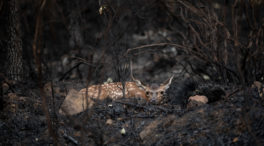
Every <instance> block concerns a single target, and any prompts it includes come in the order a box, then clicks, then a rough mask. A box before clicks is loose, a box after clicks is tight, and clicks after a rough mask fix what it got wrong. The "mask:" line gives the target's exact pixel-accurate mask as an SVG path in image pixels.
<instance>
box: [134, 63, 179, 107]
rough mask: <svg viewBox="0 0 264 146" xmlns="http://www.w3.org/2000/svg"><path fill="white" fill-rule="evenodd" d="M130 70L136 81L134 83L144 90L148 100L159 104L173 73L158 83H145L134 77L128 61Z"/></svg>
mask: <svg viewBox="0 0 264 146" xmlns="http://www.w3.org/2000/svg"><path fill="white" fill-rule="evenodd" d="M130 72H131V78H132V80H133V81H134V82H135V83H136V85H137V86H138V87H139V88H142V89H143V90H144V91H145V93H146V97H147V98H148V100H149V101H150V102H152V103H156V104H159V103H161V102H162V101H163V99H164V97H165V92H166V90H167V89H169V87H170V84H171V82H172V79H173V77H174V75H173V76H171V77H170V78H169V79H168V80H167V81H165V82H164V83H162V84H160V85H159V84H150V85H145V84H143V83H142V82H141V81H140V80H138V79H135V78H134V76H133V72H132V62H130Z"/></svg>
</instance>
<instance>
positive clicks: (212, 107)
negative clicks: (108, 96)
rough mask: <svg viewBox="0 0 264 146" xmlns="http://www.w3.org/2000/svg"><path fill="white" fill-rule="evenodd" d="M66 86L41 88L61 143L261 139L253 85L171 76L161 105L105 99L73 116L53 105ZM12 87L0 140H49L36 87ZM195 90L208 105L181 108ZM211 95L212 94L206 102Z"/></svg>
mask: <svg viewBox="0 0 264 146" xmlns="http://www.w3.org/2000/svg"><path fill="white" fill-rule="evenodd" d="M66 85H67V83H63V82H60V83H56V84H53V89H51V88H50V84H46V86H45V91H46V94H45V95H46V97H49V98H48V99H50V100H49V101H48V103H49V104H48V106H49V111H50V117H51V121H52V125H53V129H54V132H55V133H56V135H57V136H58V142H59V143H60V144H62V145H81V144H84V145H255V144H260V145H261V144H263V143H264V130H263V129H264V114H263V112H264V107H263V104H264V100H263V99H264V97H263V93H262V92H259V91H260V90H258V89H257V88H256V87H248V88H244V89H242V88H240V87H235V86H221V85H212V84H209V83H203V84H201V83H197V82H196V83H195V84H194V83H192V82H191V83H190V81H182V82H177V81H175V80H174V81H173V84H172V85H171V87H170V89H169V90H167V100H166V101H164V103H163V104H161V105H153V104H150V103H147V102H145V101H144V100H137V99H120V100H115V101H111V100H105V101H102V102H97V103H96V104H95V105H94V106H93V108H91V109H89V110H86V111H85V112H82V113H80V114H78V115H75V116H62V115H59V114H58V109H59V105H60V104H61V103H62V101H63V99H64V97H65V95H66V94H67V90H68V89H69V88H70V87H69V86H68V87H67V86H66ZM12 86H13V87H12V88H11V87H9V90H6V91H5V94H4V101H5V104H4V108H3V110H2V111H1V113H0V116H1V121H0V122H1V123H0V129H1V130H0V135H1V136H0V140H1V143H2V144H3V145H10V144H12V145H16V144H22V145H48V144H51V143H52V139H51V138H50V136H49V132H48V129H47V124H46V118H45V115H44V113H43V112H42V105H41V103H42V99H41V98H40V93H39V91H38V89H36V88H32V87H31V88H29V87H27V86H29V85H18V84H15V85H12ZM80 86H81V85H80ZM212 86H215V88H213V87H212ZM14 87H15V88H14ZM6 89H7V88H6ZM12 89H16V90H15V91H12ZM218 90H221V92H220V91H218ZM22 91H25V92H22ZM197 92H199V93H200V94H203V95H206V96H208V98H209V103H208V104H204V105H200V106H193V107H188V108H187V107H186V102H185V101H186V98H187V96H189V95H191V94H196V93H197ZM222 92H224V93H222ZM52 94H53V95H54V96H52ZM183 95H184V96H186V97H184V96H183ZM212 97H217V98H213V100H211V102H210V98H212Z"/></svg>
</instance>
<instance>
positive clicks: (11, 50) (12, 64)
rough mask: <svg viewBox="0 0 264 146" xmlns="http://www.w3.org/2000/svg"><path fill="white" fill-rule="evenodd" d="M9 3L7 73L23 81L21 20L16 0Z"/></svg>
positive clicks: (11, 77) (9, 0)
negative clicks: (19, 19)
mask: <svg viewBox="0 0 264 146" xmlns="http://www.w3.org/2000/svg"><path fill="white" fill-rule="evenodd" d="M6 3H7V9H6V10H7V13H6V14H7V65H6V75H7V76H8V77H9V78H10V79H11V80H16V81H22V80H23V78H24V69H23V55H22V41H21V38H20V35H19V32H20V30H19V24H20V23H19V21H18V15H17V6H16V0H8V1H6Z"/></svg>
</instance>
